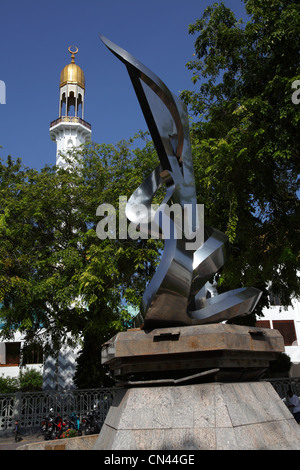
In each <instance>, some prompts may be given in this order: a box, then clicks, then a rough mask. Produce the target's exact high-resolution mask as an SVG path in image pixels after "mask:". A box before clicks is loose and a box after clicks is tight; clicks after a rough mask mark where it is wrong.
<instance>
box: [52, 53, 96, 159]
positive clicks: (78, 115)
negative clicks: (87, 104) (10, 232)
mask: <svg viewBox="0 0 300 470" xmlns="http://www.w3.org/2000/svg"><path fill="white" fill-rule="evenodd" d="M71 48H73V50H72V49H71ZM74 48H75V49H74ZM68 50H69V52H70V54H71V63H70V64H68V65H66V66H65V67H64V68H63V69H62V71H61V74H60V85H59V118H58V119H56V120H55V121H52V122H51V123H50V137H51V140H53V141H54V142H56V165H57V166H60V167H64V166H65V165H66V162H65V159H64V154H66V153H67V152H68V151H69V150H71V149H72V148H74V147H78V146H79V145H81V144H83V143H84V142H87V141H90V140H91V134H92V131H91V125H90V124H89V123H87V122H86V121H84V119H83V117H84V94H85V80H84V73H83V71H82V69H81V68H80V67H79V66H78V65H77V64H75V54H77V52H78V48H77V47H75V46H70V47H69V49H68Z"/></svg>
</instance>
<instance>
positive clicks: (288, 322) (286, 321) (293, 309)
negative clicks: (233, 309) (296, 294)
mask: <svg viewBox="0 0 300 470" xmlns="http://www.w3.org/2000/svg"><path fill="white" fill-rule="evenodd" d="M263 314H264V316H263V317H261V318H260V319H259V320H258V321H257V326H262V327H264V328H274V329H277V330H278V331H280V333H281V334H282V336H283V339H284V344H285V353H286V354H287V355H288V356H290V358H291V361H292V363H293V364H292V367H291V371H290V375H291V376H292V377H300V302H299V301H295V300H293V301H292V306H290V307H287V308H286V307H283V306H281V305H274V306H271V307H269V308H268V309H264V310H263Z"/></svg>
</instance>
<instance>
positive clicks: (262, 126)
mask: <svg viewBox="0 0 300 470" xmlns="http://www.w3.org/2000/svg"><path fill="white" fill-rule="evenodd" d="M245 8H246V12H247V14H248V15H249V21H248V22H247V23H246V24H245V23H243V21H242V20H239V21H237V19H236V17H235V15H234V13H233V12H232V11H231V10H230V8H227V7H226V6H225V5H224V4H223V3H220V4H217V3H215V4H213V5H212V6H210V7H208V8H207V9H206V10H205V11H204V14H203V16H202V18H201V19H199V20H197V21H196V22H195V23H194V24H192V25H190V26H189V33H190V34H193V35H195V36H196V40H195V54H194V55H195V59H194V60H192V61H190V62H189V63H188V64H187V67H188V68H189V69H190V70H191V71H192V72H193V76H192V81H193V83H194V85H195V86H196V87H197V90H196V91H195V90H194V91H184V92H183V93H182V98H183V99H184V100H185V101H186V103H187V104H188V105H189V108H190V112H191V113H192V114H193V116H194V117H193V124H192V140H193V151H194V161H195V171H196V179H197V188H198V196H199V202H200V203H204V204H205V219H206V223H207V224H211V225H213V226H214V227H216V228H218V229H220V230H223V231H224V232H226V233H227V234H228V236H229V239H230V242H231V246H232V256H231V260H230V262H228V263H227V264H226V265H225V267H224V269H223V272H222V273H221V276H220V279H219V287H220V289H222V288H224V289H226V290H227V289H228V288H233V287H238V286H240V285H252V286H256V287H259V288H261V289H263V290H264V289H265V287H266V286H267V283H268V281H271V282H272V290H273V292H274V293H275V294H277V295H279V296H280V297H281V300H282V302H283V303H284V304H285V305H289V304H290V300H291V295H296V296H299V295H300V287H299V277H297V270H299V240H300V237H299V215H300V210H299V169H300V158H299V157H300V155H299V141H298V135H299V134H298V133H299V106H298V107H297V105H295V104H294V103H293V102H292V99H291V97H292V92H293V90H292V83H293V82H294V81H295V80H296V79H299V78H300V75H299V74H300V71H299V26H300V25H299V18H300V15H299V6H298V5H296V3H294V2H292V1H290V0H245ZM297 134H298V135H297ZM265 293H266V291H265ZM266 304H267V297H266V296H265V297H263V298H262V301H261V302H260V303H259V307H260V308H262V307H263V306H264V305H266Z"/></svg>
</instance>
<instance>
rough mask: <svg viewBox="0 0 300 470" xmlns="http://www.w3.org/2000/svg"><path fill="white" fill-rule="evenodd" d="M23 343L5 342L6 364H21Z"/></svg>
mask: <svg viewBox="0 0 300 470" xmlns="http://www.w3.org/2000/svg"><path fill="white" fill-rule="evenodd" d="M20 350H21V343H5V356H6V357H5V362H6V364H14V365H19V364H20Z"/></svg>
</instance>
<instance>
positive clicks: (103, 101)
mask: <svg viewBox="0 0 300 470" xmlns="http://www.w3.org/2000/svg"><path fill="white" fill-rule="evenodd" d="M212 3H213V0H148V1H146V0H85V1H84V2H83V1H82V0H80V1H79V0H51V1H49V0H1V4H0V25H1V26H0V80H2V81H4V82H5V85H6V104H0V145H1V146H2V148H0V158H2V159H4V160H6V157H7V155H9V154H10V155H12V157H13V158H14V159H16V158H18V157H20V158H22V160H23V163H24V164H25V165H26V166H29V167H32V168H37V169H41V168H43V167H44V166H45V165H46V164H50V165H51V164H55V152H56V144H55V143H54V142H52V141H51V140H50V137H49V124H50V122H51V121H53V120H54V119H56V118H57V117H58V105H59V102H58V98H59V77H60V72H61V70H62V68H63V67H64V66H65V65H66V64H68V63H69V62H70V54H69V52H68V51H67V49H68V47H69V46H70V45H73V44H74V45H76V46H77V47H78V49H79V52H78V54H77V55H76V63H77V64H78V65H80V67H81V68H82V69H83V71H84V74H85V80H86V97H85V120H86V121H87V122H89V123H91V124H92V140H93V141H95V142H98V143H112V144H115V143H117V142H118V141H119V140H121V139H127V138H129V137H132V136H133V135H134V133H135V132H137V131H138V130H139V129H142V130H146V129H147V126H146V124H145V121H144V118H143V115H142V112H141V110H140V107H139V104H138V101H137V99H136V96H135V94H134V91H133V88H132V85H131V82H130V79H129V77H128V74H127V71H126V69H125V67H124V65H123V64H122V63H121V62H120V61H119V60H118V59H117V58H116V57H114V56H113V55H112V54H111V52H109V51H108V49H106V47H105V46H104V45H103V44H102V42H101V41H100V39H99V37H98V33H99V32H101V33H102V34H104V35H105V36H106V37H108V38H109V39H111V40H112V41H113V42H115V43H116V44H118V45H119V46H121V47H123V48H124V49H126V50H127V51H128V52H130V53H131V54H132V55H134V56H135V57H136V58H137V59H139V60H140V61H141V62H143V63H144V64H145V65H146V66H147V67H149V68H150V69H151V70H152V71H153V72H154V73H156V75H158V76H159V77H160V78H161V79H162V80H163V81H164V82H165V83H166V85H167V86H168V88H169V89H170V90H171V91H172V92H173V93H175V94H179V92H180V91H181V90H183V89H193V84H192V82H191V76H192V73H191V72H190V71H188V70H187V68H186V67H185V64H186V63H187V62H188V61H189V60H191V59H192V58H193V53H194V42H195V39H196V36H191V35H189V34H188V25H189V24H191V23H193V22H194V21H195V20H196V19H198V18H200V17H201V15H202V13H203V11H204V9H205V8H206V7H207V6H208V5H210V4H212ZM224 3H225V4H226V5H227V6H230V8H231V9H232V10H233V11H234V12H235V13H236V16H237V19H239V18H244V19H245V8H244V2H243V1H242V0H230V1H229V0H225V1H224Z"/></svg>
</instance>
